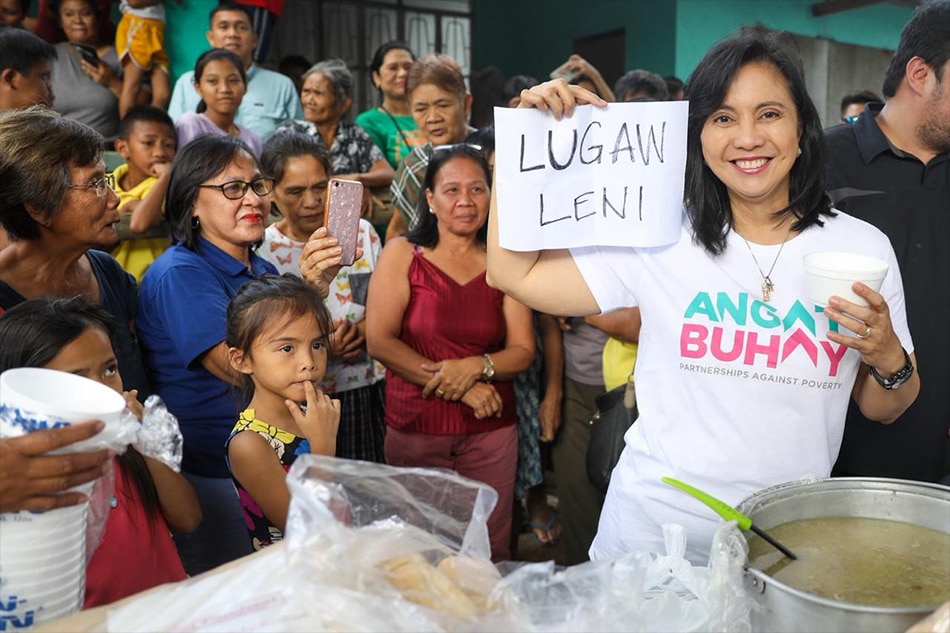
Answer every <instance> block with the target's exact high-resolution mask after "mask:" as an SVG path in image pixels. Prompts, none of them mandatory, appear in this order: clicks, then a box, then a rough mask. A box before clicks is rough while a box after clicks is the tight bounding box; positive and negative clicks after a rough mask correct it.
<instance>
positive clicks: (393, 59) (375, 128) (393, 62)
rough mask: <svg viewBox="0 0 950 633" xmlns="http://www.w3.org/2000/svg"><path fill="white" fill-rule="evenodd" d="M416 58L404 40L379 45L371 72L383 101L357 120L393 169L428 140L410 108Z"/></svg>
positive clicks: (370, 65) (370, 68)
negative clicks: (408, 86)
mask: <svg viewBox="0 0 950 633" xmlns="http://www.w3.org/2000/svg"><path fill="white" fill-rule="evenodd" d="M415 60H416V57H415V55H413V54H412V50H410V48H409V45H408V44H404V43H402V42H395V41H394V42H386V43H385V44H383V45H382V46H380V47H379V48H377V49H376V53H375V54H374V55H373V60H372V61H371V62H370V64H369V72H370V77H372V79H373V85H375V86H376V89H377V90H379V94H380V96H381V97H382V99H383V101H382V103H380V104H379V105H378V106H377V107H375V108H372V109H370V110H367V111H365V112H362V113H360V115H359V116H358V117H356V124H357V125H359V126H360V127H362V128H363V129H364V130H366V132H367V133H368V134H369V135H370V136H371V137H372V138H373V141H374V142H375V143H376V145H377V147H379V148H380V149H381V150H383V153H384V154H385V155H386V160H388V161H389V164H390V165H392V167H393V169H396V168H398V167H399V163H401V162H402V159H403V158H405V157H406V156H407V155H408V154H409V152H410V151H411V150H412V148H413V147H415V146H417V145H422V144H423V143H425V137H424V136H423V134H422V132H421V131H420V130H419V126H418V125H416V120H415V119H413V118H412V112H411V111H410V110H409V92H408V90H407V89H406V82H407V79H408V78H409V69H410V68H412V62H414V61H415Z"/></svg>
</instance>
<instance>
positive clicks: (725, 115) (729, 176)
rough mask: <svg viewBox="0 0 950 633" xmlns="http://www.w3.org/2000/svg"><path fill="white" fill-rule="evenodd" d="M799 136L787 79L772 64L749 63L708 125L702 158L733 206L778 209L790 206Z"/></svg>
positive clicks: (733, 83) (704, 137)
mask: <svg viewBox="0 0 950 633" xmlns="http://www.w3.org/2000/svg"><path fill="white" fill-rule="evenodd" d="M800 137H801V130H800V122H799V117H798V110H797V109H796V107H795V101H794V99H793V98H792V94H791V92H790V90H789V87H788V81H787V80H786V79H785V77H784V76H783V75H782V73H781V72H779V70H778V69H777V68H776V67H775V66H773V65H772V64H769V63H766V62H749V63H747V64H746V65H744V66H742V67H741V68H740V69H739V70H738V72H736V74H735V77H734V78H733V80H732V84H731V85H730V86H729V90H728V91H727V92H726V96H725V99H724V100H723V102H722V104H721V105H720V106H719V107H718V108H717V109H716V110H714V111H713V113H712V114H711V115H710V116H709V118H708V119H707V120H706V123H705V125H704V126H703V131H702V135H701V140H702V145H703V159H704V161H705V163H706V165H708V166H709V169H710V170H712V172H713V174H715V175H716V177H717V178H718V179H719V180H720V181H722V183H723V184H724V185H725V186H726V189H727V190H728V192H729V200H730V203H731V204H732V206H733V208H735V207H736V206H743V207H746V208H748V209H750V210H756V209H757V210H761V211H767V212H770V213H774V212H775V211H778V210H780V209H783V208H785V207H786V206H788V202H789V180H790V176H789V174H790V172H791V170H792V166H793V165H794V164H795V160H796V159H797V158H798V154H799V149H798V143H799V139H800Z"/></svg>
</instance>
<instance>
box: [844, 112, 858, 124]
mask: <svg viewBox="0 0 950 633" xmlns="http://www.w3.org/2000/svg"><path fill="white" fill-rule="evenodd" d="M858 116H859V115H857V114H853V115H851V116H846V117H845V118H844V122H845V123H857V122H858Z"/></svg>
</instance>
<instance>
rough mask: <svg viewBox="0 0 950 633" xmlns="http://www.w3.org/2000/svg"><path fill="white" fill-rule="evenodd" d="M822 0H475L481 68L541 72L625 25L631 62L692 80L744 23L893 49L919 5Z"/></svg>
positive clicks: (540, 75) (510, 72) (476, 53)
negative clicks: (850, 6)
mask: <svg viewBox="0 0 950 633" xmlns="http://www.w3.org/2000/svg"><path fill="white" fill-rule="evenodd" d="M817 1H819V0H472V7H473V13H474V29H473V30H474V34H473V42H472V47H473V58H474V64H473V67H474V68H479V67H482V66H487V65H489V64H491V65H495V66H498V67H499V68H500V69H501V70H502V71H503V72H504V73H505V75H507V76H510V75H515V74H531V75H534V76H536V77H538V78H539V79H544V78H546V77H547V74H548V72H550V71H551V70H552V69H553V68H555V67H556V66H557V65H558V64H560V63H561V62H562V61H563V60H565V59H567V57H568V56H569V55H570V54H571V43H572V41H573V39H574V38H575V37H581V36H584V35H592V34H595V33H601V32H604V31H610V30H614V29H617V28H625V29H626V40H627V41H626V59H625V67H626V68H628V69H632V68H647V69H649V70H652V71H654V72H657V73H659V74H661V75H667V74H670V73H672V74H676V75H677V76H679V77H681V78H683V79H685V78H686V77H687V76H688V75H689V73H690V72H691V71H692V69H693V67H694V66H695V65H696V63H697V62H698V61H699V59H700V58H701V57H702V56H703V54H704V53H705V52H706V50H708V49H709V47H710V46H711V45H712V44H713V43H714V42H716V41H717V40H719V39H721V38H723V37H725V36H726V35H728V34H730V33H732V32H734V31H735V30H736V29H737V28H738V27H739V26H741V25H743V24H752V23H755V22H762V23H763V24H765V25H766V26H768V27H770V28H776V29H784V30H787V31H791V32H793V33H797V34H800V35H806V36H814V37H824V38H828V39H834V40H837V41H840V42H846V43H850V44H859V45H862V46H870V47H875V48H885V49H894V48H896V46H897V42H898V40H899V39H900V32H901V29H902V28H903V26H904V24H905V23H906V22H907V21H908V20H909V19H910V16H911V14H912V13H913V11H912V10H911V9H908V8H906V7H901V6H898V5H892V4H880V5H873V6H869V7H864V8H861V9H854V10H851V11H845V12H842V13H836V14H832V15H829V16H825V17H821V18H816V17H812V15H811V5H812V4H813V3H814V2H817Z"/></svg>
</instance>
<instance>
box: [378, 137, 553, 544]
mask: <svg viewBox="0 0 950 633" xmlns="http://www.w3.org/2000/svg"><path fill="white" fill-rule="evenodd" d="M490 182H491V176H490V174H489V171H488V163H487V162H486V161H485V158H484V156H483V155H482V154H481V152H480V151H478V150H476V149H473V148H472V147H469V146H466V145H458V146H454V147H451V148H446V149H441V150H440V149H437V150H435V151H434V152H433V154H432V159H431V160H430V161H429V167H428V169H427V170H426V174H425V181H424V183H423V191H424V197H423V199H422V201H421V203H420V208H419V213H420V214H421V215H422V220H421V221H420V223H419V226H418V228H416V229H415V230H413V231H411V232H410V233H409V234H408V235H407V236H406V237H405V238H396V239H394V240H392V241H391V242H388V243H387V244H386V247H385V248H384V249H383V253H382V255H381V256H380V259H379V263H378V264H377V267H376V270H375V271H374V272H373V276H372V277H371V278H370V282H369V298H368V300H367V306H366V344H367V351H368V352H369V354H370V356H372V357H373V358H375V359H377V360H378V361H380V362H381V363H383V365H385V366H386V408H385V421H386V440H385V451H386V462H387V463H389V464H392V465H394V466H410V467H414V466H419V467H430V468H449V469H451V470H454V471H456V472H458V473H459V474H461V475H464V476H466V477H471V478H473V479H475V480H478V481H481V482H484V483H486V484H488V485H490V486H492V487H493V488H494V489H495V490H496V491H497V492H498V504H497V505H496V506H495V509H494V510H493V511H492V513H491V515H490V516H489V518H488V535H489V538H490V540H491V552H492V559H493V560H495V561H498V560H507V559H508V558H509V549H510V543H509V541H510V536H511V513H512V505H513V500H514V487H515V467H516V463H517V461H518V434H517V430H516V428H515V421H516V417H517V416H516V413H515V393H514V386H513V381H514V378H515V376H516V375H517V374H519V373H520V372H522V371H524V370H525V369H527V368H528V366H529V365H530V364H531V361H532V360H533V359H534V349H535V346H534V332H533V330H532V323H531V311H530V310H529V309H528V308H526V307H525V306H523V305H521V304H520V303H518V302H517V301H515V300H514V299H512V298H510V297H506V296H505V295H504V294H503V293H501V292H499V291H497V290H494V289H492V288H489V287H488V284H487V283H486V282H485V268H486V264H487V260H486V254H485V222H486V220H487V219H488V203H489V198H490V190H489V187H490Z"/></svg>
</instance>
